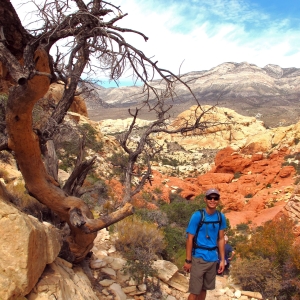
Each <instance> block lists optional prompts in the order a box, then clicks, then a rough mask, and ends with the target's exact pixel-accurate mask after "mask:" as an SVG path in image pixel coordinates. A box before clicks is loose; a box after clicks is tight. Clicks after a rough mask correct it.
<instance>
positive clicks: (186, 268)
mask: <svg viewBox="0 0 300 300" xmlns="http://www.w3.org/2000/svg"><path fill="white" fill-rule="evenodd" d="M191 267H192V264H188V263H186V262H185V263H184V265H183V270H184V271H186V272H187V273H190V272H191Z"/></svg>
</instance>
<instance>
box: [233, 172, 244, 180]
mask: <svg viewBox="0 0 300 300" xmlns="http://www.w3.org/2000/svg"><path fill="white" fill-rule="evenodd" d="M241 176H242V173H241V172H235V173H234V175H233V178H234V179H238V178H240V177H241Z"/></svg>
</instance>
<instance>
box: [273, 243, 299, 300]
mask: <svg viewBox="0 0 300 300" xmlns="http://www.w3.org/2000/svg"><path fill="white" fill-rule="evenodd" d="M295 249H296V247H295ZM297 252H298V253H297V255H298V260H299V254H300V253H299V248H298V249H297ZM281 273H282V281H281V289H280V293H279V296H278V297H277V298H278V300H290V299H291V300H300V280H299V278H300V270H299V268H297V266H296V265H295V264H294V261H293V259H292V260H290V261H288V262H286V263H285V264H284V266H283V268H282V272H281Z"/></svg>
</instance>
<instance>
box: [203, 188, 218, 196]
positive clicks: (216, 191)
mask: <svg viewBox="0 0 300 300" xmlns="http://www.w3.org/2000/svg"><path fill="white" fill-rule="evenodd" d="M211 194H216V195H218V196H220V192H219V191H218V190H217V189H209V190H207V191H206V192H205V196H209V195H211Z"/></svg>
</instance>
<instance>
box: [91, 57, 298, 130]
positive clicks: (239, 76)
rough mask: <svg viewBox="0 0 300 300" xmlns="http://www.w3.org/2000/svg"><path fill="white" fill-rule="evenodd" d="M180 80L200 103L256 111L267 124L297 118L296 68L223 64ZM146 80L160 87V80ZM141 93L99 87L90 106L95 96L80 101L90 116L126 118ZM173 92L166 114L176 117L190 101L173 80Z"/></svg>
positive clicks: (287, 122)
mask: <svg viewBox="0 0 300 300" xmlns="http://www.w3.org/2000/svg"><path fill="white" fill-rule="evenodd" d="M181 79H182V80H183V81H184V82H188V84H189V86H190V87H191V89H192V90H193V93H194V95H195V96H196V97H197V99H198V100H199V103H200V104H201V105H206V104H208V105H219V106H223V107H227V108H230V109H234V110H236V111H237V112H238V113H242V114H244V115H246V116H257V115H258V116H261V120H262V121H264V123H265V125H266V126H268V127H277V126H281V125H285V126H286V125H290V124H292V123H295V122H297V120H298V119H299V117H300V108H299V107H298V101H299V98H300V69H298V68H294V67H291V68H281V67H280V66H278V65H274V64H267V65H266V66H265V67H263V68H260V67H258V66H256V65H254V64H250V63H247V62H242V63H234V62H226V63H223V64H220V65H218V66H216V67H214V68H212V69H210V70H204V71H192V72H188V73H186V74H183V75H182V76H181ZM150 84H151V85H152V86H154V87H156V88H158V89H162V88H163V85H162V84H161V81H160V80H154V81H152V82H150ZM141 91H142V87H138V86H133V87H120V88H103V87H100V89H98V90H97V92H96V93H97V97H98V98H99V99H101V103H102V104H101V103H100V104H99V105H95V99H91V98H90V99H86V102H87V107H88V112H89V116H90V118H91V119H92V120H95V121H99V120H104V119H107V118H111V119H122V118H127V117H128V116H129V115H128V112H127V111H128V109H129V108H135V107H137V106H138V105H140V104H141V103H142V101H143V100H144V98H143V96H142V95H141ZM175 91H176V93H177V97H176V98H175V99H174V101H171V100H169V101H168V104H172V105H173V108H172V113H173V114H174V115H177V114H178V113H180V112H182V111H184V110H186V109H188V108H189V107H190V106H192V105H194V104H195V100H194V99H193V97H192V95H191V94H190V92H189V91H188V89H187V88H186V87H185V86H184V85H182V84H177V85H176V87H175ZM103 103H105V105H106V108H103ZM140 118H144V119H148V120H151V119H154V118H155V116H154V114H153V113H151V112H148V111H146V110H144V111H143V112H142V114H141V115H140Z"/></svg>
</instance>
